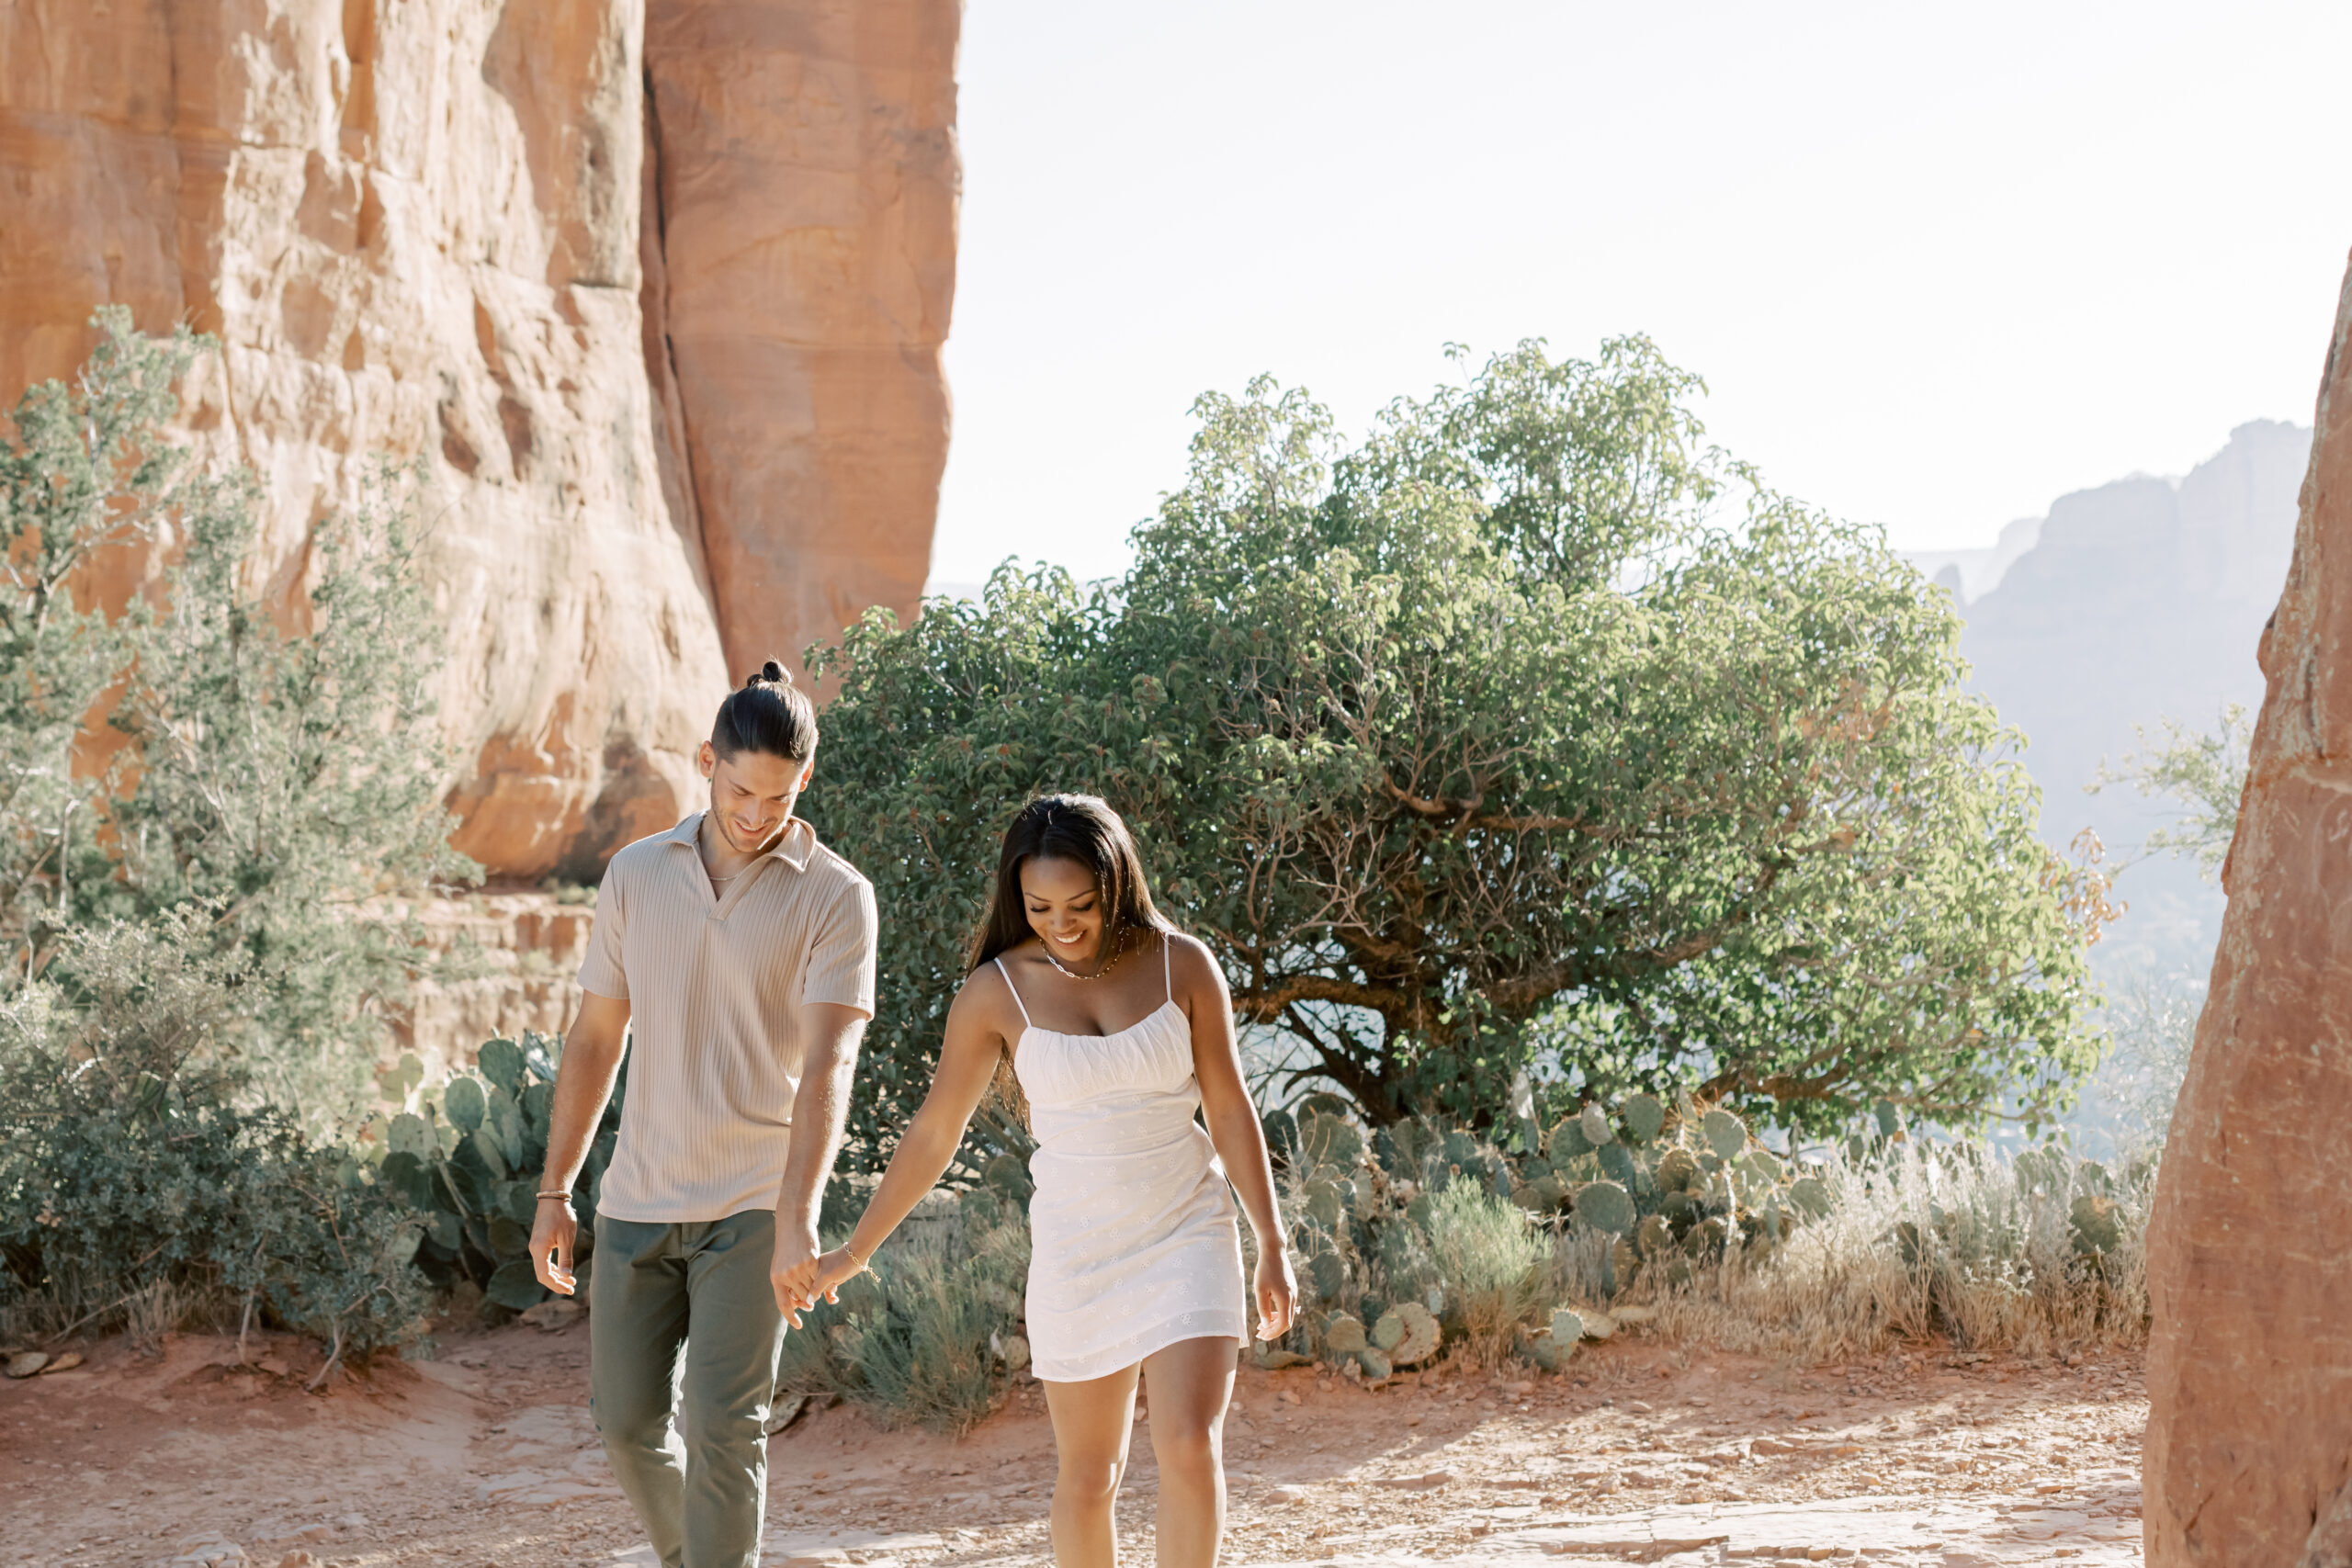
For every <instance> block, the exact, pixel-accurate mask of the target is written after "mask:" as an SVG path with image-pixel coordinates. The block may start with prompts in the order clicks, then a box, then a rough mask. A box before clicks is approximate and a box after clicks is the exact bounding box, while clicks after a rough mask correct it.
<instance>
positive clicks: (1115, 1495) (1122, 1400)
mask: <svg viewBox="0 0 2352 1568" xmlns="http://www.w3.org/2000/svg"><path fill="white" fill-rule="evenodd" d="M1046 1412H1047V1414H1049V1415H1050V1416H1053V1418H1054V1448H1055V1450H1056V1452H1057V1454H1058V1455H1059V1456H1060V1468H1059V1471H1058V1472H1057V1474H1056V1475H1055V1477H1054V1513H1053V1521H1054V1562H1055V1564H1056V1568H1116V1564H1117V1562H1118V1561H1119V1540H1118V1534H1117V1530H1116V1527H1115V1526H1114V1523H1113V1521H1112V1517H1111V1510H1112V1506H1113V1505H1114V1503H1116V1502H1117V1501H1118V1499H1119V1480H1120V1477H1122V1476H1123V1475H1125V1473H1126V1469H1127V1440H1128V1438H1129V1436H1130V1434H1131V1433H1132V1432H1133V1430H1134V1427H1135V1418H1136V1369H1135V1368H1133V1367H1129V1368H1127V1369H1126V1370H1125V1371H1119V1372H1113V1373H1112V1374H1111V1375H1110V1376H1109V1377H1106V1378H1095V1379H1092V1380H1091V1381H1090V1382H1049V1383H1046ZM1163 1506H1165V1505H1163Z"/></svg>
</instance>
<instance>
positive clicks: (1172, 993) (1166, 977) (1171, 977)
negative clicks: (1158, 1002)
mask: <svg viewBox="0 0 2352 1568" xmlns="http://www.w3.org/2000/svg"><path fill="white" fill-rule="evenodd" d="M1173 945H1174V944H1173V943H1172V942H1170V941H1169V940H1168V933H1167V932H1166V931H1161V932H1160V933H1159V983H1160V985H1161V986H1163V987H1166V989H1167V991H1168V999H1169V1001H1171V1002H1172V1001H1174V1000H1175V999H1176V972H1175V971H1174V970H1172V969H1170V967H1169V966H1168V964H1169V958H1168V950H1169V948H1170V947H1171V946H1173Z"/></svg>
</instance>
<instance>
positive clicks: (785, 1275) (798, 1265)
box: [768, 1214, 818, 1328]
mask: <svg viewBox="0 0 2352 1568" xmlns="http://www.w3.org/2000/svg"><path fill="white" fill-rule="evenodd" d="M817 1253H818V1243H817V1226H816V1223H815V1222H814V1221H811V1222H810V1223H809V1224H806V1225H796V1224H789V1223H787V1222H786V1220H785V1218H784V1216H782V1215H781V1214H779V1215H777V1216H776V1227H775V1258H773V1259H772V1260H771V1261H770V1262H769V1264H768V1283H769V1285H770V1286H772V1287H773V1288H774V1289H775V1308H776V1311H778V1312H780V1313H782V1314H784V1319H785V1321H786V1323H789V1324H790V1325H792V1326H793V1327H795V1328H797V1327H799V1326H800V1314H802V1313H804V1312H806V1311H808V1310H809V1308H810V1307H812V1306H815V1305H816V1304H817Z"/></svg>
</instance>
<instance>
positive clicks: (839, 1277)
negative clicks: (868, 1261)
mask: <svg viewBox="0 0 2352 1568" xmlns="http://www.w3.org/2000/svg"><path fill="white" fill-rule="evenodd" d="M863 1273H865V1264H864V1263H863V1262H861V1261H859V1260H858V1259H857V1258H854V1257H852V1256H851V1255H850V1250H849V1248H848V1247H835V1248H833V1249H832V1250H831V1252H828V1253H827V1254H825V1255H824V1256H823V1257H822V1258H819V1259H817V1280H816V1283H815V1284H814V1285H812V1286H811V1287H810V1288H809V1301H810V1304H812V1305H813V1304H815V1300H816V1298H817V1297H819V1296H822V1297H824V1298H825V1299H826V1300H827V1301H829V1302H838V1301H840V1300H841V1299H842V1298H841V1289H842V1286H843V1285H845V1284H847V1283H848V1282H849V1281H850V1280H854V1279H855V1278H856V1277H857V1276H858V1275H860V1274H863Z"/></svg>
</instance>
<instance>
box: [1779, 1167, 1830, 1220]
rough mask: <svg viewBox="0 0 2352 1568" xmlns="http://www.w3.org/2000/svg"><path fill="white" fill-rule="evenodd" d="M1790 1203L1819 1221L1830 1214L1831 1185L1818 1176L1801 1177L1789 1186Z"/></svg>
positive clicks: (1798, 1210)
mask: <svg viewBox="0 0 2352 1568" xmlns="http://www.w3.org/2000/svg"><path fill="white" fill-rule="evenodd" d="M1789 1202H1790V1204H1791V1205H1792V1206H1793V1207H1794V1208H1795V1209H1796V1210H1797V1212H1798V1213H1802V1214H1805V1215H1808V1216H1810V1217H1812V1218H1814V1219H1816V1220H1817V1219H1819V1218H1821V1217H1822V1216H1823V1215H1824V1214H1826V1213H1829V1184H1828V1183H1827V1182H1826V1181H1824V1180H1822V1179H1821V1178H1819V1177H1817V1176H1800V1177H1798V1178H1797V1179H1795V1180H1794V1181H1792V1182H1791V1183H1790V1184H1789Z"/></svg>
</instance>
